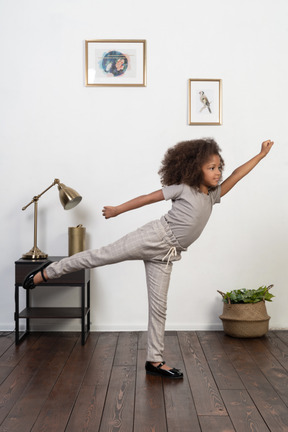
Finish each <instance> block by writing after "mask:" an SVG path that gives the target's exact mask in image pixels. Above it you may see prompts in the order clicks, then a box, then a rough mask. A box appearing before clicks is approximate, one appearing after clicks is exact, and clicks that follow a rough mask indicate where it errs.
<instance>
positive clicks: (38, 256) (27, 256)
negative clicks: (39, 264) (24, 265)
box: [22, 246, 48, 260]
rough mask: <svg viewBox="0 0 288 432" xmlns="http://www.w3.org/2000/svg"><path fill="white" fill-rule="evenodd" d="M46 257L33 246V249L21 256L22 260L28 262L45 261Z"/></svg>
mask: <svg viewBox="0 0 288 432" xmlns="http://www.w3.org/2000/svg"><path fill="white" fill-rule="evenodd" d="M47 257H48V255H47V254H45V253H44V252H41V250H40V249H39V248H38V247H37V246H33V248H32V249H31V250H30V251H29V252H27V253H26V254H23V255H22V258H23V259H30V260H37V259H45V258H47Z"/></svg>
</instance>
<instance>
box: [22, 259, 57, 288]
mask: <svg viewBox="0 0 288 432" xmlns="http://www.w3.org/2000/svg"><path fill="white" fill-rule="evenodd" d="M50 264H52V261H47V262H45V263H44V264H42V266H40V267H38V268H37V269H35V270H33V271H31V272H30V273H29V274H28V275H27V276H26V278H25V280H24V282H23V288H25V289H33V288H35V287H36V285H35V284H34V282H33V278H34V276H35V275H36V274H37V273H39V272H41V276H42V278H43V281H44V282H47V279H46V278H45V276H44V273H43V270H44V269H45V268H46V267H48V266H49V265H50Z"/></svg>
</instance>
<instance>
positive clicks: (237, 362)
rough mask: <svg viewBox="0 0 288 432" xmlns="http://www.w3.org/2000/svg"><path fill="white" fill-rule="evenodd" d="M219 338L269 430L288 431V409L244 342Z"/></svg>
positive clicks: (224, 337) (225, 337)
mask: <svg viewBox="0 0 288 432" xmlns="http://www.w3.org/2000/svg"><path fill="white" fill-rule="evenodd" d="M218 337H220V338H221V339H222V342H223V346H224V347H225V350H226V353H227V355H228V356H229V358H230V360H231V361H232V362H233V365H234V367H235V369H236V370H237V372H238V374H239V375H240V377H241V379H242V381H243V383H244V385H245V388H246V390H247V391H248V393H249V395H250V397H251V399H252V400H253V402H254V404H255V405H256V406H257V409H258V410H259V411H260V414H261V415H262V417H263V419H264V421H265V422H266V424H267V426H268V428H270V429H271V430H272V431H288V410H287V407H286V405H285V404H284V402H283V401H282V399H281V398H280V397H279V395H278V394H277V392H276V391H275V390H274V388H273V387H272V385H271V384H270V383H269V381H268V380H267V378H266V377H265V376H264V375H263V373H262V372H261V370H260V369H259V368H258V366H257V364H256V363H255V362H254V360H253V359H252V357H251V356H250V354H249V353H248V352H247V350H246V349H245V346H244V343H243V341H241V339H236V338H229V337H228V336H225V335H224V336H223V334H219V335H218Z"/></svg>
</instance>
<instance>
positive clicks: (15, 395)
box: [0, 336, 53, 424]
mask: <svg viewBox="0 0 288 432" xmlns="http://www.w3.org/2000/svg"><path fill="white" fill-rule="evenodd" d="M52 346H53V340H52V339H51V338H49V337H48V336H46V337H45V336H43V337H42V338H41V339H39V340H38V341H37V342H36V343H35V346H34V349H33V350H31V351H27V353H26V356H24V357H23V358H22V359H21V361H20V362H19V363H18V364H17V365H16V367H15V368H14V370H13V372H11V373H10V374H9V376H8V377H7V379H6V380H5V381H3V383H2V384H1V386H0V424H1V423H2V422H3V421H4V420H5V418H6V417H7V415H8V414H9V412H10V410H11V409H12V408H13V406H14V405H15V404H16V403H17V401H18V400H19V398H20V397H21V395H22V393H23V392H24V390H25V388H26V387H27V386H28V384H29V382H30V380H31V379H32V378H33V376H34V375H35V374H36V373H37V371H38V370H39V369H40V368H41V367H42V365H43V364H44V363H45V357H46V356H47V355H48V354H49V351H50V350H51V349H52Z"/></svg>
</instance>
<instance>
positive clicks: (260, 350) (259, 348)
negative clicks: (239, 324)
mask: <svg viewBox="0 0 288 432" xmlns="http://www.w3.org/2000/svg"><path fill="white" fill-rule="evenodd" d="M243 344H244V346H245V348H246V350H247V351H248V352H249V354H250V355H251V357H252V358H253V360H254V361H255V363H256V364H257V367H258V368H259V369H260V370H261V371H262V373H263V374H264V375H265V377H266V378H267V380H268V381H269V382H270V384H272V386H273V388H274V389H275V390H276V392H277V393H278V394H279V396H281V399H282V400H283V402H284V403H285V404H286V406H287V407H288V391H287V389H288V372H287V371H286V370H285V369H284V368H283V366H281V364H280V363H279V362H278V360H277V359H276V358H275V357H274V356H273V355H272V354H271V352H270V351H269V350H268V349H267V348H266V347H265V344H264V343H263V341H262V339H258V340H253V341H252V340H247V341H243Z"/></svg>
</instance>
